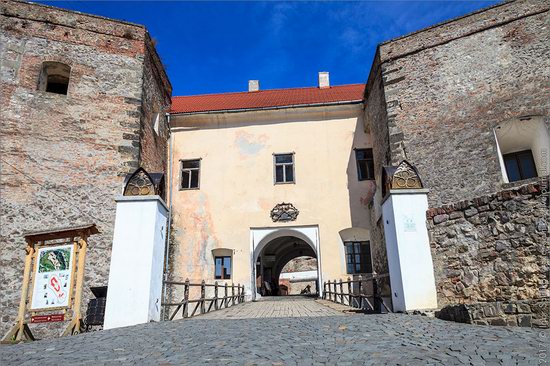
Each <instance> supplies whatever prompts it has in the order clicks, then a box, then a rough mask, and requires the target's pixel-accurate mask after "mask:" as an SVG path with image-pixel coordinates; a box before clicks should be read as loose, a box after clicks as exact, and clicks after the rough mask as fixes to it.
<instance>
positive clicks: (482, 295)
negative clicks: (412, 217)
mask: <svg viewBox="0 0 550 366" xmlns="http://www.w3.org/2000/svg"><path fill="white" fill-rule="evenodd" d="M541 182H545V183H544V184H545V185H544V184H543V185H542V187H546V188H544V190H546V192H548V178H547V177H546V179H545V180H544V181H541ZM542 191H543V188H541V183H531V184H528V185H524V186H521V187H518V188H513V189H509V190H503V191H500V192H498V193H494V194H490V195H485V196H481V197H477V198H474V199H472V200H464V201H458V202H455V203H453V204H449V205H445V206H442V207H438V208H430V209H429V210H428V212H427V218H428V229H429V233H430V246H431V250H432V257H433V262H434V273H435V279H436V287H437V295H438V305H439V306H440V307H443V306H445V305H452V304H476V303H492V302H493V303H494V302H515V301H523V300H536V299H547V300H548V299H549V296H550V287H549V285H548V280H549V278H548V276H549V269H550V267H549V265H550V262H549V257H548V250H549V248H548V223H549V222H550V211H549V206H548V197H547V196H545V195H543V194H542Z"/></svg>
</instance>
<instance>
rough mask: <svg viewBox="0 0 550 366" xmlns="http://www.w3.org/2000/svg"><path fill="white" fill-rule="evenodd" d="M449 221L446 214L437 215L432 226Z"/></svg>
mask: <svg viewBox="0 0 550 366" xmlns="http://www.w3.org/2000/svg"><path fill="white" fill-rule="evenodd" d="M447 220H449V215H447V214H444V215H437V216H435V217H434V224H440V223H442V222H445V221H447Z"/></svg>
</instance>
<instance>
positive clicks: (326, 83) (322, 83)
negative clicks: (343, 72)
mask: <svg viewBox="0 0 550 366" xmlns="http://www.w3.org/2000/svg"><path fill="white" fill-rule="evenodd" d="M325 88H330V80H329V77H328V72H327V71H321V72H319V89H325Z"/></svg>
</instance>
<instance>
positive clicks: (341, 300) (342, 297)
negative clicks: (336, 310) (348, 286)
mask: <svg viewBox="0 0 550 366" xmlns="http://www.w3.org/2000/svg"><path fill="white" fill-rule="evenodd" d="M340 304H342V305H344V284H343V283H342V279H341V278H340Z"/></svg>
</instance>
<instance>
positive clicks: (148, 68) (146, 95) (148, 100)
mask: <svg viewBox="0 0 550 366" xmlns="http://www.w3.org/2000/svg"><path fill="white" fill-rule="evenodd" d="M145 46H146V47H145V59H144V64H143V78H144V82H143V86H142V88H143V92H142V99H141V112H142V113H141V136H140V142H141V143H140V149H141V150H140V161H141V166H142V167H144V168H145V169H146V170H147V171H149V172H152V173H154V172H166V171H167V169H166V163H167V158H168V154H167V141H168V135H169V134H170V131H169V127H168V121H167V119H166V115H165V114H166V112H167V111H168V110H169V108H170V103H171V97H172V93H171V91H172V86H171V85H170V81H169V80H168V78H167V76H166V73H165V72H164V68H163V66H162V63H161V60H160V58H159V56H158V55H157V53H156V50H155V46H154V45H153V42H152V40H151V38H150V37H148V36H147V37H146V38H145ZM157 114H158V115H159V120H158V129H157V131H155V119H156V115H157Z"/></svg>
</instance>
